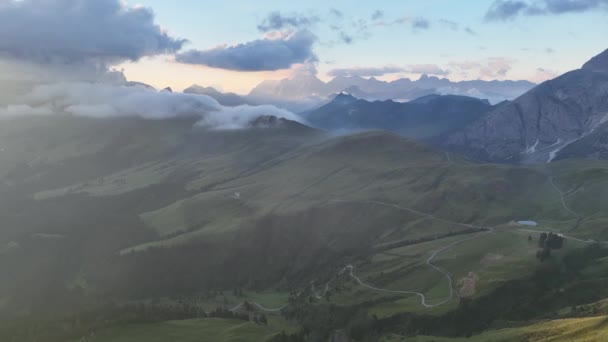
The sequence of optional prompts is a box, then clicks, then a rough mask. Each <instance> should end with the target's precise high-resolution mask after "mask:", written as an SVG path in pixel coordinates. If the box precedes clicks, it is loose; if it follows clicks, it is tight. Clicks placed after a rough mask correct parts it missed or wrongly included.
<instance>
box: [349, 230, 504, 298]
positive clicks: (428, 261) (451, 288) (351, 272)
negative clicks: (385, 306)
mask: <svg viewBox="0 0 608 342" xmlns="http://www.w3.org/2000/svg"><path fill="white" fill-rule="evenodd" d="M493 232H494V229H493V228H488V231H485V232H482V233H477V234H476V235H475V236H473V237H469V238H466V239H461V240H458V241H454V242H452V243H450V244H448V245H446V246H444V247H442V248H440V249H438V250H435V251H434V252H433V253H432V254H431V255H430V256H429V258H428V259H426V264H427V265H428V266H429V267H431V268H433V269H434V270H436V271H437V272H439V273H441V274H442V275H444V276H445V278H446V280H447V282H448V293H449V294H448V296H447V298H446V299H444V300H443V301H441V302H439V303H435V304H429V303H427V300H426V296H425V295H424V293H421V292H416V291H404V290H390V289H383V288H379V287H376V286H373V285H370V284H367V283H365V282H364V281H362V280H361V278H359V277H358V276H357V275H355V273H354V266H353V265H348V266H346V267H345V268H344V270H343V272H344V271H345V270H348V272H349V275H350V277H351V278H353V279H354V280H355V281H356V282H357V283H358V284H359V285H361V286H363V287H366V288H368V289H371V290H375V291H381V292H388V293H398V294H412V295H416V296H418V297H420V305H422V306H424V307H425V308H434V307H437V306H440V305H443V304H446V303H447V302H449V301H450V300H452V299H453V298H454V286H453V283H454V281H453V279H452V275H451V274H450V273H449V272H448V271H446V270H444V269H442V268H441V267H439V266H437V265H435V264H433V260H434V259H435V258H436V257H437V256H438V255H439V254H441V253H442V252H445V251H447V250H449V249H450V248H452V247H454V246H456V245H459V244H461V243H463V242H466V241H470V240H474V239H477V238H480V237H482V236H483V235H487V234H491V233H493Z"/></svg>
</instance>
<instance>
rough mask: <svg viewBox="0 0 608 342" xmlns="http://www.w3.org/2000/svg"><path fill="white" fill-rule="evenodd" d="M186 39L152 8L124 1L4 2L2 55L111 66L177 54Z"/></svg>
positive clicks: (1, 8) (0, 36)
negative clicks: (157, 18)
mask: <svg viewBox="0 0 608 342" xmlns="http://www.w3.org/2000/svg"><path fill="white" fill-rule="evenodd" d="M185 42H186V41H185V40H183V39H177V38H174V37H172V36H171V35H169V34H168V33H167V32H165V31H164V30H162V29H161V28H160V26H158V25H157V24H156V23H155V21H154V13H153V12H152V10H150V9H149V8H146V7H141V6H138V7H127V6H126V5H125V4H124V2H123V1H121V0H95V1H90V0H56V1H50V0H21V1H16V0H1V1H0V57H4V58H13V59H18V60H21V61H24V60H27V61H32V62H35V63H64V64H65V63H68V64H75V63H81V64H84V63H96V64H101V65H107V64H114V63H119V62H122V61H125V60H132V61H136V60H138V59H140V58H142V57H144V56H153V55H159V54H165V53H174V52H176V51H178V50H180V49H181V48H182V46H183V45H184V44H185Z"/></svg>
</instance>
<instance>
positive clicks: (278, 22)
mask: <svg viewBox="0 0 608 342" xmlns="http://www.w3.org/2000/svg"><path fill="white" fill-rule="evenodd" d="M332 13H333V12H332ZM336 13H338V12H336ZM336 13H334V14H336ZM340 16H341V15H340ZM319 21H321V19H320V18H319V17H318V16H317V15H306V14H302V13H292V14H282V13H281V12H271V13H269V14H268V16H267V17H266V18H264V20H263V21H262V23H260V24H259V25H258V30H260V31H262V32H268V31H274V30H283V29H286V28H292V29H293V28H295V29H298V28H308V27H310V26H312V25H314V24H316V23H318V22H319Z"/></svg>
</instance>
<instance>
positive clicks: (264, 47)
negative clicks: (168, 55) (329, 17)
mask: <svg viewBox="0 0 608 342" xmlns="http://www.w3.org/2000/svg"><path fill="white" fill-rule="evenodd" d="M316 40H317V37H316V36H315V35H314V34H312V32H310V31H308V30H299V31H287V32H279V31H272V32H268V33H266V35H265V36H264V38H263V39H258V40H254V41H250V42H247V43H243V44H238V45H232V46H228V45H224V46H219V47H216V48H213V49H209V50H190V51H186V52H183V53H180V54H177V55H176V57H175V59H176V61H177V62H180V63H185V64H197V65H205V66H208V67H212V68H219V69H226V70H235V71H275V70H281V69H288V68H290V67H291V66H292V65H294V64H299V63H304V62H308V61H316V60H317V57H316V55H315V54H314V52H313V44H314V43H315V41H316Z"/></svg>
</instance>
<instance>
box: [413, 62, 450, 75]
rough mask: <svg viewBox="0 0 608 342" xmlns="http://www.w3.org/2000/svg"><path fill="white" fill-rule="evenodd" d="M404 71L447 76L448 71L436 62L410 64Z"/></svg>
mask: <svg viewBox="0 0 608 342" xmlns="http://www.w3.org/2000/svg"><path fill="white" fill-rule="evenodd" d="M406 71H407V72H409V73H412V74H429V75H436V76H447V75H449V73H450V72H449V71H447V70H444V69H442V68H440V67H439V66H438V65H436V64H412V65H409V66H408V67H407V68H406Z"/></svg>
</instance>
